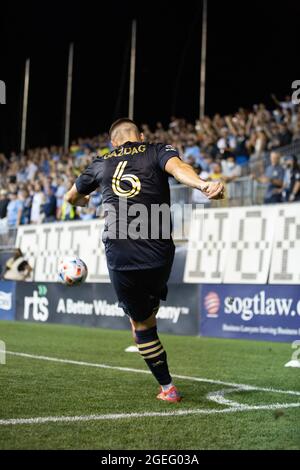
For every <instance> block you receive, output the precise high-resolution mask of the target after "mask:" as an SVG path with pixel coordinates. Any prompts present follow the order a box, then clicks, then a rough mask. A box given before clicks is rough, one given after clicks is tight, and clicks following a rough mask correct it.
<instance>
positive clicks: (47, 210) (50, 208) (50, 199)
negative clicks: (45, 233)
mask: <svg viewBox="0 0 300 470" xmlns="http://www.w3.org/2000/svg"><path fill="white" fill-rule="evenodd" d="M41 214H43V216H44V217H43V222H54V221H55V220H56V197H55V195H54V190H53V188H52V186H48V187H47V188H46V190H45V202H44V204H43V205H42V206H41Z"/></svg>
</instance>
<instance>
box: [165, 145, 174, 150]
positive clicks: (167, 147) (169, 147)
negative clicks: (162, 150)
mask: <svg viewBox="0 0 300 470" xmlns="http://www.w3.org/2000/svg"><path fill="white" fill-rule="evenodd" d="M170 150H173V152H176V148H175V147H173V145H166V151H167V152H168V151H170Z"/></svg>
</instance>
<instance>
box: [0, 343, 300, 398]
mask: <svg viewBox="0 0 300 470" xmlns="http://www.w3.org/2000/svg"><path fill="white" fill-rule="evenodd" d="M6 354H10V355H12V356H20V357H26V358H29V359H37V360H41V361H50V362H59V363H63V364H72V365H76V366H86V367H96V368H99V369H111V370H118V371H121V372H134V373H139V374H151V372H150V371H148V370H143V369H134V368H131V367H118V366H110V365H107V364H97V363H93V362H85V361H74V360H72V359H61V358H58V357H48V356H38V355H35V354H27V353H21V352H16V351H6ZM172 377H173V378H176V379H181V380H191V381H193V382H205V383H211V384H216V385H225V386H227V387H234V388H240V389H243V390H249V391H250V390H253V391H254V390H255V391H259V392H269V393H282V394H286V395H295V396H300V391H295V390H279V389H275V388H272V387H270V388H268V387H258V386H255V385H246V384H238V383H232V382H224V381H222V380H213V379H206V378H203V377H190V376H187V375H178V374H172Z"/></svg>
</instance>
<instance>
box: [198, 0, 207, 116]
mask: <svg viewBox="0 0 300 470" xmlns="http://www.w3.org/2000/svg"><path fill="white" fill-rule="evenodd" d="M206 49H207V0H203V10H202V41H201V68H200V103H199V118H200V119H202V118H203V117H204V115H205V82H206Z"/></svg>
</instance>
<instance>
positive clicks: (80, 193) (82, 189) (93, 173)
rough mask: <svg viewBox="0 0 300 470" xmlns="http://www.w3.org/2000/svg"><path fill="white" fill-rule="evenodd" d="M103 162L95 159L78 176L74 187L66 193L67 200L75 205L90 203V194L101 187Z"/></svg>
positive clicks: (81, 205) (83, 205)
mask: <svg viewBox="0 0 300 470" xmlns="http://www.w3.org/2000/svg"><path fill="white" fill-rule="evenodd" d="M101 173H102V169H101V162H100V161H99V159H95V160H94V161H93V162H92V163H91V164H90V165H89V166H88V167H87V168H86V169H85V170H84V172H83V173H82V174H81V175H80V176H79V177H78V178H77V180H76V181H75V183H74V184H73V186H72V188H71V189H70V190H69V191H68V192H67V193H66V195H65V200H66V201H67V202H69V203H70V204H72V205H73V206H80V207H85V206H87V205H88V203H89V200H90V196H89V194H90V193H92V192H93V191H95V189H96V188H98V187H99V185H100V182H101V178H102V175H101Z"/></svg>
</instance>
